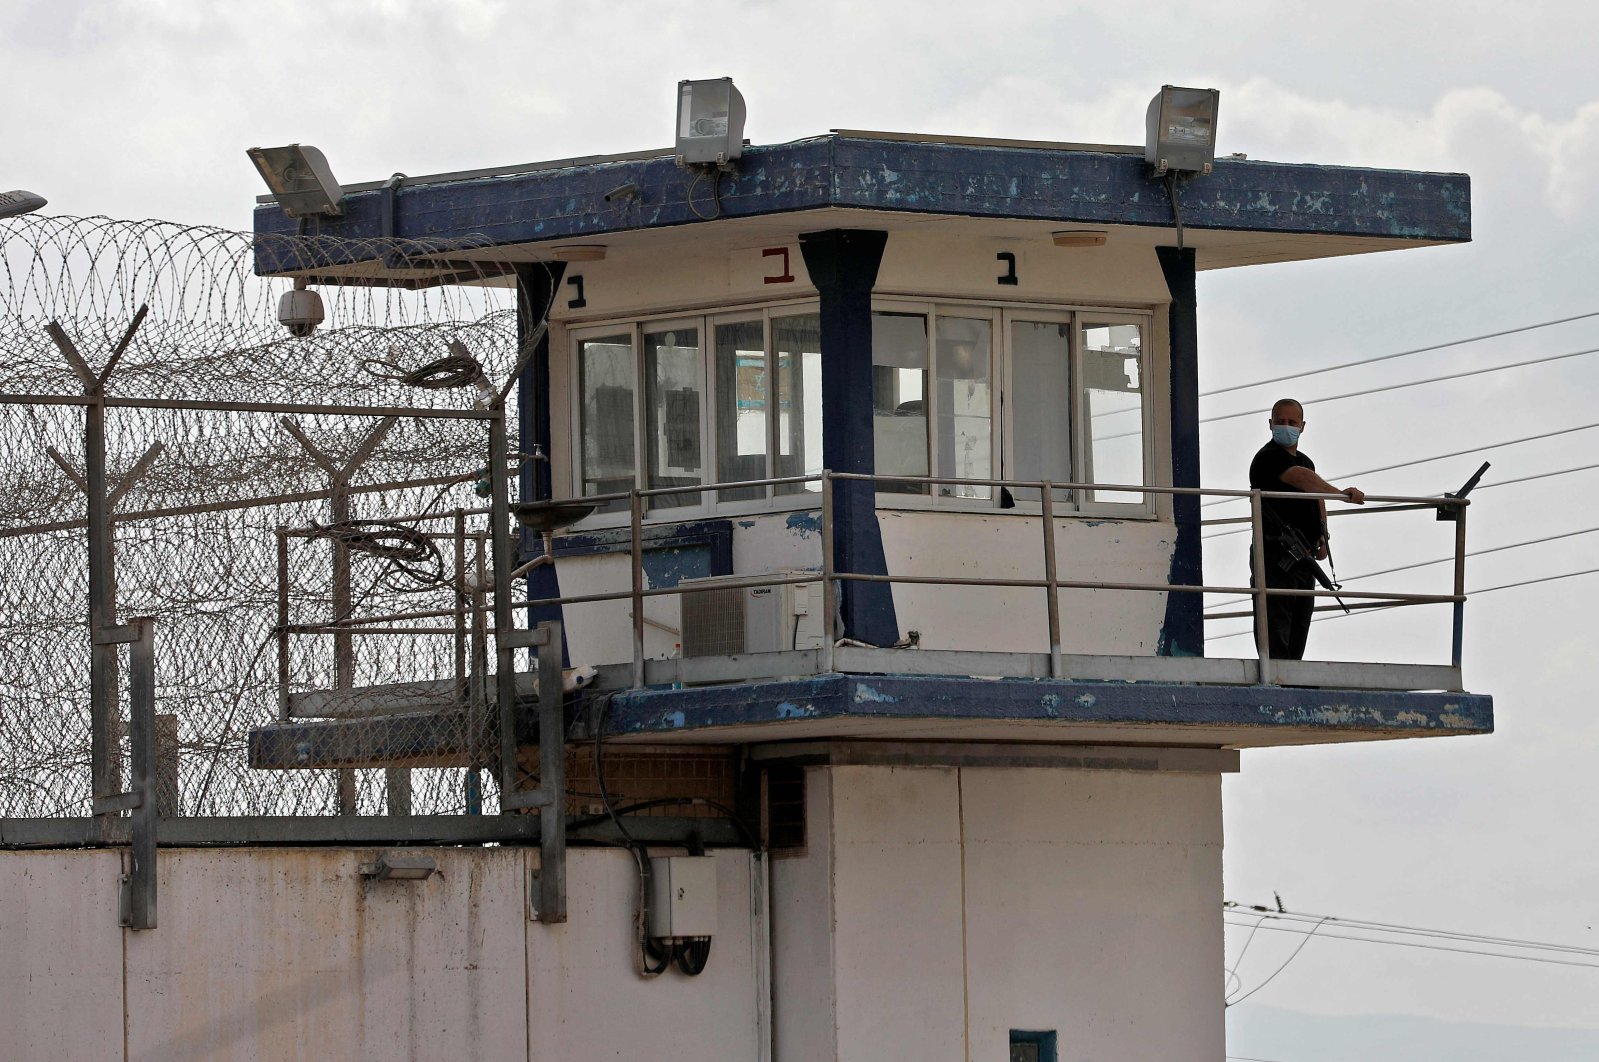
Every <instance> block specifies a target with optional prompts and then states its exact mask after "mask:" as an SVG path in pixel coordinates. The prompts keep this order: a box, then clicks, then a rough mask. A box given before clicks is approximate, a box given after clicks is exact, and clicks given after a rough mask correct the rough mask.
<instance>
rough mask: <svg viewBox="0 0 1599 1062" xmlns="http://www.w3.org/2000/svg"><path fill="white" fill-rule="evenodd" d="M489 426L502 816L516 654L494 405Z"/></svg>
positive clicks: (511, 776)
mask: <svg viewBox="0 0 1599 1062" xmlns="http://www.w3.org/2000/svg"><path fill="white" fill-rule="evenodd" d="M494 413H495V417H494V419H493V420H492V421H491V422H490V423H489V483H490V486H491V487H492V489H493V494H492V499H491V504H490V506H489V520H490V522H491V523H492V524H493V526H492V527H490V528H489V534H490V535H492V536H493V541H494V553H493V556H492V557H491V558H490V563H491V564H492V566H493V572H494V575H493V587H494V671H495V673H494V699H495V701H496V707H497V708H498V709H499V712H498V715H499V719H500V800H501V809H500V810H501V811H502V813H503V812H504V811H506V810H508V808H507V804H509V803H510V802H511V801H512V800H513V799H514V797H515V795H516V793H517V777H516V776H517V762H516V722H517V718H516V717H517V712H516V648H515V646H514V645H513V644H512V641H513V634H514V632H515V630H516V618H515V616H514V614H513V613H512V611H511V598H512V592H513V587H512V585H511V570H512V569H513V568H515V567H516V559H515V557H514V556H513V555H512V551H513V550H514V549H515V548H516V547H515V545H514V543H513V542H512V540H511V499H510V487H509V484H508V483H507V482H506V464H507V459H508V453H507V451H508V450H509V445H508V443H507V441H506V426H505V405H504V403H503V402H501V403H496V404H495V407H494Z"/></svg>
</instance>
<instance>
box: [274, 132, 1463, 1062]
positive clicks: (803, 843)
mask: <svg viewBox="0 0 1599 1062" xmlns="http://www.w3.org/2000/svg"><path fill="white" fill-rule="evenodd" d="M345 192H346V195H345V198H344V202H343V214H342V216H340V217H338V218H330V219H327V220H324V221H323V222H322V223H321V232H322V234H323V235H336V236H348V237H351V238H353V239H361V238H375V237H379V236H383V237H393V238H397V239H400V240H411V241H416V243H417V245H418V246H423V245H426V246H429V247H434V248H439V247H446V248H449V250H448V252H447V253H444V252H438V253H436V254H435V256H434V261H433V263H432V265H431V266H430V267H429V268H428V269H424V270H422V271H420V272H419V271H418V269H417V268H416V266H415V264H414V263H413V264H410V265H408V266H407V268H406V269H404V270H401V269H398V268H394V267H393V266H392V264H391V263H386V262H384V261H382V260H350V261H342V262H340V261H324V262H319V263H317V264H316V265H314V266H308V267H305V268H300V269H297V270H288V269H283V270H273V269H268V270H267V271H269V272H273V271H280V272H283V273H285V274H286V275H287V274H289V273H291V272H292V273H296V274H298V275H300V276H303V277H305V278H306V279H308V281H309V282H310V283H311V284H312V285H313V286H315V285H330V284H341V283H363V284H374V283H375V284H383V283H394V284H416V283H419V282H421V283H451V282H453V278H454V277H456V276H457V275H458V274H459V273H460V264H461V263H470V264H471V266H472V269H473V271H474V272H473V274H472V275H473V276H481V275H482V274H483V271H484V270H485V269H486V268H490V267H493V268H496V269H498V271H499V272H500V274H501V276H502V278H503V279H502V281H501V282H503V283H504V284H506V285H509V286H514V287H515V288H516V290H517V292H518V298H519V312H520V319H521V322H522V329H523V335H524V338H525V339H526V340H527V341H528V342H529V343H532V344H535V345H536V348H537V349H536V350H535V351H534V352H533V353H532V356H531V358H530V360H529V362H528V368H527V369H526V371H525V373H524V375H523V377H522V379H521V387H520V390H519V401H520V403H521V405H520V413H521V431H522V438H521V439H520V449H521V450H522V451H523V452H524V453H528V454H533V453H537V454H539V455H541V456H542V457H543V458H545V459H544V460H539V461H533V462H530V463H529V464H528V465H527V467H526V471H525V473H524V475H523V477H522V481H521V484H520V487H521V492H522V497H523V499H524V500H529V501H532V500H540V499H575V500H577V501H578V502H580V503H581V502H582V501H583V500H584V499H588V502H587V503H586V504H587V506H589V507H591V508H592V511H591V512H590V513H589V515H587V516H585V517H583V518H582V519H581V520H580V521H579V522H577V523H575V524H572V525H570V526H566V527H562V528H560V529H558V530H557V532H556V533H555V534H554V536H553V539H552V542H551V545H550V554H551V556H552V557H553V562H552V563H548V564H544V565H542V566H539V567H537V568H536V569H535V570H534V571H533V572H532V574H531V575H530V576H529V581H528V587H527V590H528V597H529V599H531V600H532V601H533V602H535V603H534V604H533V605H531V606H530V608H529V614H530V617H531V619H532V620H533V621H534V622H539V621H542V620H546V619H560V620H561V621H562V625H563V629H564V633H565V646H564V653H565V662H566V663H567V664H569V665H571V666H573V667H578V666H592V667H595V668H596V669H597V672H598V677H597V681H596V682H595V684H594V685H593V686H592V687H591V688H590V689H589V690H587V691H585V693H584V695H583V697H584V700H583V702H582V703H581V704H579V705H577V706H576V707H574V709H573V715H572V717H571V719H570V724H571V725H570V727H569V730H568V733H567V735H566V741H565V742H563V747H567V746H568V745H569V748H570V750H571V756H570V762H569V764H568V783H569V789H570V790H571V792H572V794H573V795H572V796H571V797H570V798H569V800H568V802H567V805H568V806H567V808H566V810H567V811H568V812H569V813H570V814H571V815H572V816H574V817H577V818H582V817H584V816H589V815H592V814H594V813H595V809H594V808H593V807H592V806H591V805H592V800H591V798H589V797H587V796H583V795H581V794H580V792H579V791H584V792H586V791H587V790H588V789H589V788H591V787H590V785H589V783H590V782H592V781H593V779H592V778H589V777H588V776H587V775H586V774H585V772H588V771H590V770H591V768H590V766H589V759H588V754H587V750H588V749H589V747H590V745H591V744H595V745H596V746H597V743H596V742H595V739H596V738H600V739H603V742H604V749H603V756H604V761H603V762H604V764H605V770H606V771H607V772H609V774H610V777H609V783H610V786H611V788H612V790H614V791H617V792H619V793H621V794H622V795H623V796H625V797H626V798H628V799H630V800H635V801H641V800H648V799H657V798H664V799H682V800H685V801H686V800H690V799H698V800H701V801H702V804H700V805H696V806H698V807H701V809H702V810H703V809H704V808H708V807H712V805H713V804H714V805H715V806H719V807H727V808H737V809H738V810H739V811H740V812H741V813H742V814H743V816H744V817H745V818H747V819H748V820H750V821H752V822H755V821H758V822H759V823H760V824H761V832H762V834H763V837H762V840H763V842H764V844H765V845H766V846H768V847H769V848H770V850H771V853H772V855H773V857H774V858H773V859H772V862H771V865H770V876H769V887H770V894H769V899H770V918H769V923H768V929H769V934H770V952H769V960H770V977H771V999H772V1000H773V1001H774V1003H773V1006H772V1037H773V1041H774V1043H775V1045H776V1050H777V1053H778V1055H779V1057H781V1058H783V1059H822V1058H851V1059H856V1058H859V1059H866V1058H888V1057H915V1058H923V1059H948V1060H951V1062H954V1060H956V1059H966V1058H972V1059H985V1060H989V1059H991V1060H996V1062H997V1060H999V1059H1003V1058H1006V1057H1007V1054H1006V1051H1007V1048H1009V1049H1010V1050H1011V1051H1012V1052H1013V1053H1012V1054H1010V1055H1009V1056H1008V1057H1010V1058H1027V1059H1035V1058H1036V1059H1043V1058H1049V1057H1053V1054H1052V1053H1053V1052H1054V1051H1055V1049H1056V1045H1057V1044H1058V1045H1059V1046H1060V1048H1061V1052H1062V1053H1061V1057H1073V1058H1076V1057H1095V1058H1201V1057H1206V1058H1219V1057H1221V1055H1222V1054H1223V1053H1224V1048H1223V1017H1222V1015H1223V1010H1222V1005H1221V1004H1222V994H1223V981H1222V974H1221V967H1222V952H1223V948H1222V920H1221V917H1220V910H1219V906H1220V902H1221V899H1222V894H1221V884H1222V876H1221V867H1222V864H1221V852H1222V822H1221V775H1222V774H1223V773H1225V772H1229V771H1235V770H1237V769H1238V764H1239V750H1241V749H1245V748H1257V747H1266V746H1274V745H1292V744H1309V743H1322V742H1337V741H1363V740H1372V739H1380V738H1401V737H1419V736H1436V735H1449V734H1468V733H1482V732H1485V731H1488V730H1491V729H1492V702H1491V699H1490V698H1489V697H1487V696H1483V695H1478V694H1468V693H1465V692H1462V683H1461V680H1460V671H1459V666H1458V664H1459V662H1458V659H1457V660H1455V661H1453V662H1452V663H1451V664H1450V665H1447V666H1430V665H1405V666H1397V665H1378V664H1331V663H1318V662H1308V661H1307V662H1288V661H1270V662H1263V661H1257V660H1248V659H1246V660H1225V659H1207V658H1206V657H1205V655H1204V638H1203V630H1202V623H1201V616H1202V613H1201V602H1202V595H1201V593H1199V592H1196V591H1195V590H1192V589H1191V590H1183V589H1181V588H1184V587H1188V588H1198V587H1201V586H1203V585H1204V577H1203V565H1202V556H1201V550H1200V522H1199V497H1198V496H1197V495H1196V494H1194V493H1184V491H1188V490H1191V489H1192V488H1199V487H1201V486H1202V485H1203V486H1209V485H1211V484H1202V482H1201V478H1200V467H1199V430H1198V429H1199V424H1198V364H1199V359H1200V358H1201V357H1202V356H1203V355H1202V352H1201V351H1200V350H1199V349H1198V342H1197V329H1196V313H1197V310H1196V305H1195V279H1196V275H1197V273H1198V272H1199V271H1201V270H1209V269H1228V268H1242V267H1258V266H1269V265H1271V264H1274V263H1279V262H1291V261H1299V260H1305V259H1310V258H1317V257H1325V256H1331V255H1343V254H1357V253H1366V252H1372V251H1387V250H1399V249H1404V248H1413V247H1421V246H1432V245H1441V244H1449V243H1458V242H1463V241H1466V240H1468V239H1469V238H1470V199H1469V182H1468V179H1467V178H1466V177H1465V176H1463V175H1461V174H1444V173H1416V172H1397V171H1386V170H1373V169H1353V168H1345V167H1335V166H1320V165H1285V164H1277V163H1269V162H1259V161H1249V160H1243V159H1228V158H1222V159H1217V160H1216V161H1215V162H1214V165H1213V167H1212V168H1211V170H1210V172H1209V173H1207V174H1205V175H1203V176H1199V177H1194V178H1193V179H1191V180H1189V179H1185V180H1183V181H1180V182H1179V181H1174V182H1170V183H1166V182H1163V181H1162V180H1161V179H1160V178H1159V177H1157V176H1155V175H1153V174H1152V172H1151V170H1150V167H1149V166H1148V164H1147V163H1146V161H1145V158H1144V153H1143V151H1142V150H1140V149H1137V148H1120V147H1105V146H1087V145H1074V144H1058V143H1039V142H1018V141H996V140H974V139H969V138H961V137H936V136H923V135H905V134H891V133H879V132H861V131H850V130H840V131H836V132H833V133H831V134H829V135H826V136H819V137H814V138H811V139H806V140H800V141H796V142H792V143H787V144H777V145H769V146H744V147H742V152H741V155H740V157H737V158H736V159H724V160H723V161H722V164H721V165H718V164H717V163H716V162H715V161H714V160H713V161H712V162H711V163H709V164H706V165H700V164H696V163H693V162H690V163H689V164H688V165H686V166H685V165H680V164H679V163H678V161H677V160H676V158H675V153H674V152H672V151H670V150H662V151H658V152H638V153H633V154H627V155H618V156H611V157H604V158H590V159H577V160H566V161H562V162H554V163H548V164H542V165H537V166H521V167H512V168H507V169H503V170H495V171H477V172H473V173H465V174H445V175H439V176H436V177H423V178H409V179H407V180H406V181H405V182H404V183H403V185H395V184H393V183H392V182H391V183H390V184H389V185H357V186H352V187H350V188H347V189H345ZM1174 212H1175V214H1176V215H1177V218H1178V219H1180V226H1181V228H1180V229H1178V228H1177V227H1176V226H1175V225H1174ZM293 225H294V223H293V222H291V221H288V220H287V219H285V218H284V216H283V215H282V213H281V212H280V211H279V210H278V209H277V208H276V206H274V205H270V204H268V205H263V206H261V207H259V208H258V210H257V212H256V229H257V231H258V232H260V233H263V234H267V233H270V234H278V235H281V234H289V233H292V231H293ZM1179 232H1180V234H1181V240H1180V242H1179V239H1178V235H1179ZM545 325H547V327H544V326H545ZM824 474H825V475H824ZM544 548H545V547H544V543H543V542H542V540H541V539H540V538H539V536H538V535H536V534H534V533H532V532H528V533H526V534H525V537H524V541H523V544H522V549H523V553H522V558H523V559H525V560H532V559H534V558H536V557H537V556H539V555H540V553H541V551H543V550H544ZM757 584H758V585H757ZM1439 691H1443V692H1439ZM337 725H339V724H317V723H300V724H286V725H284V726H283V727H277V728H266V729H265V730H263V731H260V732H258V733H257V734H256V735H255V742H256V743H255V747H254V752H253V756H254V759H255V762H256V763H257V765H258V766H286V765H288V764H286V763H284V762H281V761H275V760H274V757H275V756H276V755H277V754H276V753H274V751H273V750H274V749H279V750H281V749H290V748H303V747H304V743H305V742H307V741H311V742H314V741H317V740H321V737H320V736H319V735H322V734H325V733H326V732H327V731H326V728H327V727H330V726H337ZM361 725H363V726H370V725H373V724H372V723H371V722H370V721H367V722H365V723H362V724H361ZM541 738H542V740H543V741H544V742H546V743H548V741H549V736H548V735H541ZM599 751H601V750H599V749H598V748H597V747H596V752H599ZM284 755H285V756H286V755H287V753H284ZM596 758H598V757H596ZM706 814H707V815H709V816H710V818H709V819H708V820H707V825H706V829H707V831H709V832H707V833H706V835H705V836H706V837H709V838H711V840H712V841H713V842H714V841H715V840H716V839H718V838H721V839H722V840H725V841H726V842H728V843H736V842H737V838H736V837H735V836H733V835H732V834H731V833H722V834H717V833H716V832H715V828H714V827H715V820H716V819H717V818H718V817H719V813H718V812H716V811H714V810H713V811H707V812H706ZM573 843H574V844H577V843H579V842H578V840H574V841H573ZM618 917H621V915H620V914H618ZM617 976H619V977H624V976H629V971H626V970H622V971H619V972H618V974H617ZM616 1021H617V1023H618V1028H622V1027H626V1026H627V1023H628V1021H629V1018H628V1016H627V1015H617V1016H616ZM597 1035H599V1034H597ZM617 1035H621V1034H620V1033H618V1034H617ZM619 1042H625V1041H619ZM1068 1044H1069V1045H1070V1053H1069V1054H1068V1053H1067V1052H1066V1050H1065V1048H1066V1046H1067V1045H1068ZM1016 1051H1020V1052H1021V1053H1020V1054H1016V1053H1014V1052H1016ZM1028 1052H1031V1053H1028Z"/></svg>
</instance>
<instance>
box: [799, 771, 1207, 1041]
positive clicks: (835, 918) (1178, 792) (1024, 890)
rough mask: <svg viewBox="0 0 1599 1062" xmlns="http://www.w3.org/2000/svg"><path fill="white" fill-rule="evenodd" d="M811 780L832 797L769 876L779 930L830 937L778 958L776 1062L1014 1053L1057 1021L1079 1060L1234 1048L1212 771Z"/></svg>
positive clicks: (852, 775) (862, 774)
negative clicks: (794, 1009)
mask: <svg viewBox="0 0 1599 1062" xmlns="http://www.w3.org/2000/svg"><path fill="white" fill-rule="evenodd" d="M808 786H809V788H810V790H811V791H813V792H814V791H815V790H817V789H822V790H824V791H825V793H826V795H827V797H826V799H825V800H824V799H821V798H811V799H810V800H809V808H808V809H809V811H810V813H811V817H810V818H809V819H808V824H807V829H808V831H809V833H808V837H807V842H808V847H807V851H806V854H805V855H804V856H803V857H801V858H799V859H794V860H778V861H777V863H776V866H775V868H774V893H775V896H776V897H777V903H778V904H779V906H778V908H777V910H778V916H777V922H776V926H777V928H778V929H779V930H784V932H780V933H779V934H778V939H779V940H782V939H784V937H785V936H792V935H794V934H795V933H798V932H801V927H808V929H809V931H810V933H812V934H814V933H815V932H817V931H818V930H819V929H820V928H821V926H822V925H824V924H825V925H827V926H828V927H829V928H830V930H831V947H830V949H823V948H822V947H820V945H819V944H817V943H816V942H814V941H812V942H811V945H810V947H809V948H808V949H807V950H806V951H805V952H803V953H796V952H794V951H792V950H789V949H787V948H784V947H782V946H780V947H779V948H778V950H777V952H776V955H775V959H774V977H773V984H774V987H775V990H776V1002H775V1006H776V1009H777V1014H778V1023H777V1040H776V1049H777V1057H778V1059H779V1060H780V1062H813V1060H823V1059H831V1058H834V1057H835V1055H834V1054H832V1053H830V1052H829V1050H828V1047H829V1044H828V1038H829V1036H836V1042H837V1053H836V1057H837V1058H838V1059H840V1060H856V1059H859V1060H877V1059H884V1058H916V1059H918V1060H922V1062H1005V1060H1006V1059H1007V1058H1008V1038H1009V1031H1010V1030H1011V1029H1032V1030H1038V1029H1053V1030H1055V1031H1056V1033H1057V1035H1058V1037H1059V1047H1060V1057H1061V1058H1062V1059H1063V1060H1064V1059H1070V1060H1073V1062H1079V1060H1098V1059H1115V1060H1117V1062H1142V1060H1146V1059H1147V1060H1151V1062H1153V1060H1170V1059H1185V1060H1188V1059H1198V1060H1212V1062H1216V1060H1220V1059H1221V1058H1222V1056H1223V1055H1224V1054H1225V1045H1224V1030H1223V1007H1222V993H1223V988H1224V984H1223V974H1222V963H1223V942H1222V922H1221V914H1220V904H1221V899H1222V892H1221V880H1222V879H1221V844H1222V834H1221V785H1220V779H1219V776H1216V775H1197V774H1174V773H1161V774H1145V773H1135V772H1112V771H1072V770H1053V769H1038V768H1004V769H1002V768H967V769H955V768H933V767H909V768H890V767H837V768H816V769H813V770H812V771H811V772H810V774H809V776H808ZM823 882H825V884H826V889H825V895H824V894H823V892H822V883H823ZM802 890H803V891H802ZM785 895H786V896H787V897H788V898H789V901H790V903H791V904H794V905H795V906H794V907H793V908H792V909H788V910H784V908H783V907H782V904H783V903H784V898H785ZM802 895H809V896H810V897H811V899H810V909H809V910H804V909H801V907H802V906H803V904H802V903H801V902H800V901H799V900H797V899H795V898H796V897H800V896H802ZM786 927H793V928H792V929H788V928H786ZM829 951H830V952H831V956H830V961H831V969H832V988H831V997H832V998H831V1000H825V999H824V1000H821V1001H818V1000H817V999H816V998H815V997H816V987H815V982H814V971H816V970H818V969H820V968H822V966H823V964H824V963H826V962H828V961H829V954H828V953H829ZM796 987H797V988H800V989H803V992H804V994H803V996H802V998H803V999H804V1000H805V1006H806V1008H807V1009H809V1010H810V1011H811V1012H812V1015H813V1019H812V1024H810V1025H807V1026H803V1027H800V1028H798V1029H796V1028H795V1024H794V1023H793V1022H790V1021H786V1020H784V1018H783V1013H784V1010H785V1009H787V1008H789V1007H790V1002H789V998H788V993H789V992H791V991H793V990H794V989H795V988H796ZM829 1009H832V1010H833V1011H834V1018H833V1027H832V1028H831V1029H829V1030H827V1031H826V1032H825V1033H824V1032H823V1031H821V1030H818V1029H817V1028H816V1027H815V1024H816V1023H819V1022H821V1021H822V1020H824V1018H825V1016H826V1014H827V1012H828V1010H829Z"/></svg>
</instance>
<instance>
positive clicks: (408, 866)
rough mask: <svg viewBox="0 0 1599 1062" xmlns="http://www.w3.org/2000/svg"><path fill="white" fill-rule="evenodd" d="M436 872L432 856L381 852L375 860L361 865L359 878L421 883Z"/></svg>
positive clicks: (436, 866) (436, 867)
mask: <svg viewBox="0 0 1599 1062" xmlns="http://www.w3.org/2000/svg"><path fill="white" fill-rule="evenodd" d="M437 872H438V864H436V863H434V862H433V857H432V856H425V855H401V854H400V853H398V852H382V853H380V854H379V855H378V857H377V860H376V861H375V862H371V863H362V864H361V876H362V877H363V878H371V879H372V880H374V881H422V880H425V879H427V878H431V877H432V876H433V875H434V874H435V873H437Z"/></svg>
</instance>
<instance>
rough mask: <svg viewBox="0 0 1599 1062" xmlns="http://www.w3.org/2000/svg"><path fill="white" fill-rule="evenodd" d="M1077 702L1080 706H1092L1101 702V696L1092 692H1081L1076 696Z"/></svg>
mask: <svg viewBox="0 0 1599 1062" xmlns="http://www.w3.org/2000/svg"><path fill="white" fill-rule="evenodd" d="M1075 703H1076V704H1077V707H1079V708H1092V707H1093V706H1094V705H1096V704H1098V703H1099V698H1098V697H1095V696H1094V695H1093V694H1092V693H1079V694H1078V695H1077V696H1076V698H1075Z"/></svg>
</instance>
